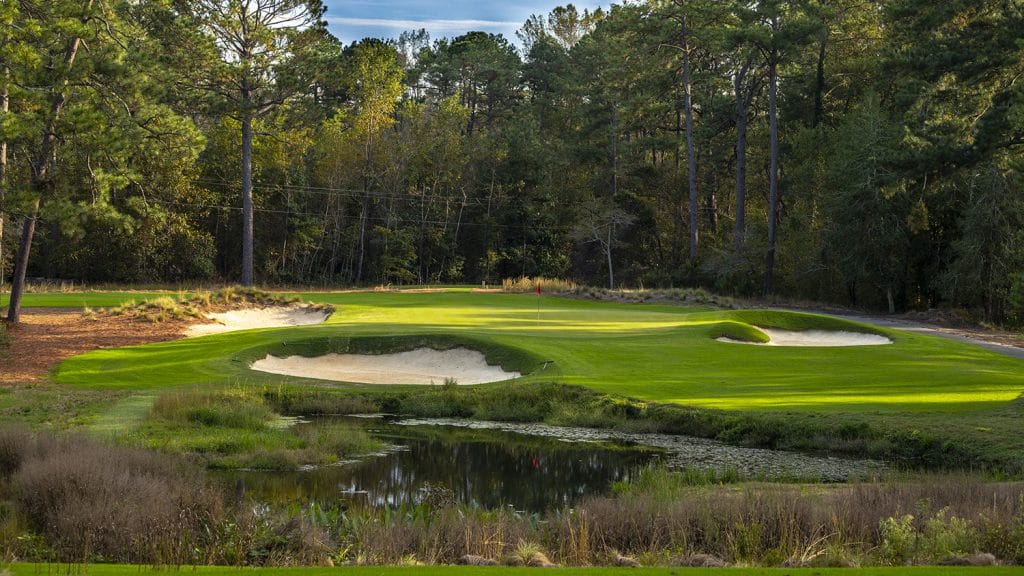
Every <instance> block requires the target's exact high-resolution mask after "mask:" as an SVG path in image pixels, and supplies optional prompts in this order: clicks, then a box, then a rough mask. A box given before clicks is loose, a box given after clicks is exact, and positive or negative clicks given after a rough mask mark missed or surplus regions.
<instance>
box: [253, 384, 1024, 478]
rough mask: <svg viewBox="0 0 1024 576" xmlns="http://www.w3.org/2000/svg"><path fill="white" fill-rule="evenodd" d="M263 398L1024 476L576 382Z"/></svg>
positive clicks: (942, 450)
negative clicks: (673, 436)
mask: <svg viewBox="0 0 1024 576" xmlns="http://www.w3.org/2000/svg"><path fill="white" fill-rule="evenodd" d="M263 393H264V396H265V397H266V399H267V401H268V402H269V403H270V405H271V406H273V407H274V408H275V409H276V410H278V411H280V412H281V413H282V414H288V415H294V416H298V415H331V414H360V413H363V414H365V413H375V412H385V413H390V414H397V415H402V416H414V417H425V418H442V417H462V418H474V419H478V420H498V421H506V422H544V423H547V424H553V425H560V426H582V427H589V428H610V429H615V430H622V431H626V432H661V433H668V434H683V435H688V436H697V437H700V438H711V439H716V440H720V441H722V442H726V443H729V444H734V445H739V446H747V447H757V448H770V449H778V450H797V451H803V452H810V453H816V454H824V455H832V456H846V457H857V458H872V459H876V460H883V461H886V462H887V463H890V464H891V465H893V466H894V467H896V468H907V469H919V470H987V471H991V472H995V473H999V474H1003V475H1010V476H1016V475H1020V474H1022V473H1024V457H1022V456H1021V455H1020V454H1016V455H1006V456H1005V457H1002V458H1000V459H994V457H993V456H991V455H989V454H986V453H983V452H980V451H979V450H978V449H976V448H975V447H973V446H972V445H971V444H970V443H969V442H967V441H966V440H963V439H959V438H953V437H947V436H939V435H930V434H927V433H924V432H921V431H920V430H915V429H909V428H905V427H903V426H900V425H895V424H894V425H892V426H888V427H887V426H885V425H884V424H879V423H873V422H868V421H866V420H864V419H861V418H858V417H857V416H853V415H851V416H832V417H829V418H819V417H816V416H815V415H808V414H793V413H778V414H776V413H753V412H738V411H724V410H711V409H699V408H690V407H685V406H679V405H674V404H660V403H655V402H645V401H640V400H635V399H630V398H625V397H621V396H613V395H609V394H602V393H599V392H595V391H592V390H589V389H587V388H583V387H579V386H568V385H563V384H553V383H518V382H517V383H511V384H494V385H485V386H447V387H446V386H435V387H419V388H410V387H404V388H402V389H395V390H384V391H380V390H372V391H367V390H359V389H355V390H337V389H325V388H311V387H298V386H281V387H275V388H266V389H265V390H264V392H263Z"/></svg>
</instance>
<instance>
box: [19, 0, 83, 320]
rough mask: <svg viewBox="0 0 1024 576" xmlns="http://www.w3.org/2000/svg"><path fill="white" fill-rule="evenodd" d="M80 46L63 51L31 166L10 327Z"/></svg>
mask: <svg viewBox="0 0 1024 576" xmlns="http://www.w3.org/2000/svg"><path fill="white" fill-rule="evenodd" d="M92 3H93V0H89V1H88V2H87V3H86V5H85V11H86V15H83V17H82V21H83V22H85V21H86V17H87V13H88V11H89V9H91V8H92ZM81 43H82V39H81V38H79V37H77V36H75V37H72V38H71V39H69V40H68V46H67V49H66V50H65V51H64V69H63V70H62V71H61V72H62V74H63V77H62V78H58V79H55V82H54V84H53V89H52V99H51V101H50V115H49V117H47V119H46V125H45V126H44V127H43V132H42V136H41V138H40V142H39V149H38V150H37V151H36V156H35V159H34V161H33V163H32V192H33V193H34V195H35V199H34V201H33V202H32V210H31V212H30V214H29V215H28V216H26V217H25V220H24V222H23V223H22V229H21V239H20V242H19V244H18V256H17V261H16V262H15V264H14V277H13V278H11V300H10V302H9V303H8V306H7V321H8V322H9V323H11V324H16V323H17V322H18V321H19V319H20V317H21V296H22V293H23V292H24V291H25V273H26V271H27V270H28V259H29V256H30V255H31V253H32V237H33V236H35V231H36V220H37V219H38V217H39V206H40V204H41V203H42V198H43V196H44V195H45V194H46V188H47V184H48V183H47V174H48V172H49V168H50V161H51V160H52V158H53V146H54V144H55V143H56V142H57V120H58V119H59V118H60V113H61V111H62V110H64V104H65V103H66V102H67V94H65V93H64V90H66V89H67V87H68V81H69V79H68V75H69V74H70V72H71V67H72V66H73V65H74V63H75V56H77V55H78V48H79V46H80V45H81Z"/></svg>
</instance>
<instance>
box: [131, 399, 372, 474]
mask: <svg viewBox="0 0 1024 576" xmlns="http://www.w3.org/2000/svg"><path fill="white" fill-rule="evenodd" d="M132 441H134V442H135V443H138V444H141V445H142V446H145V447H148V448H153V449H158V450H163V451H168V452H177V453H184V454H192V455H196V456H198V457H199V458H200V459H201V460H203V461H204V462H206V464H207V465H208V466H210V467H211V468H219V469H235V468H253V469H263V470H294V469H295V468H298V467H299V466H302V465H326V464H333V463H336V462H338V461H339V460H341V459H343V458H346V457H351V456H354V455H359V454H363V453H367V452H373V451H375V450H379V449H380V448H381V447H382V446H383V443H381V442H379V441H377V440H374V439H373V438H371V437H370V436H369V435H367V434H366V432H364V431H362V430H360V429H358V428H357V427H355V426H352V425H346V424H343V423H339V424H334V425H326V426H316V427H304V426H302V425H301V424H296V422H295V420H294V419H286V418H283V417H282V416H280V415H279V414H277V413H276V412H274V411H273V410H272V409H271V408H270V406H269V405H268V404H267V403H266V401H265V400H264V398H263V396H262V395H261V393H260V391H258V390H245V389H237V390H220V391H194V392H173V393H169V394H165V395H162V396H160V397H158V398H157V400H156V401H155V402H154V404H153V408H152V409H151V411H150V413H149V417H148V418H147V419H146V420H145V421H144V422H143V423H142V425H141V426H140V427H139V429H138V430H137V431H136V432H135V433H134V434H133V436H132Z"/></svg>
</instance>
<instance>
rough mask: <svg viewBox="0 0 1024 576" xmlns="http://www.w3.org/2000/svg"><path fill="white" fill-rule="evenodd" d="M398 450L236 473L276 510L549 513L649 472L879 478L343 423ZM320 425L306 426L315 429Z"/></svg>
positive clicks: (755, 455)
mask: <svg viewBox="0 0 1024 576" xmlns="http://www.w3.org/2000/svg"><path fill="white" fill-rule="evenodd" d="M344 420H346V421H349V422H353V423H356V424H357V425H359V426H362V427H364V428H365V429H366V430H367V431H368V432H369V433H370V434H371V435H372V436H374V437H376V438H379V439H381V440H383V441H384V442H386V443H387V444H389V445H390V448H389V449H387V450H385V451H384V452H382V453H380V454H376V455H369V456H365V457H362V458H360V459H358V460H355V461H351V462H345V463H342V464H339V465H335V466H327V467H320V468H313V469H308V470H300V471H294V472H270V471H235V472H230V473H227V474H226V476H227V478H228V479H229V480H231V481H234V480H237V479H239V478H241V479H243V480H244V481H245V484H246V488H247V490H248V492H249V495H250V496H252V497H254V498H255V499H257V500H261V501H264V502H267V503H270V504H274V505H288V504H306V503H309V502H313V501H315V502H317V503H319V504H321V505H327V506H335V505H340V506H345V507H359V506H391V507H395V506H399V505H403V504H417V503H420V502H424V501H431V502H433V503H449V502H454V503H459V504H466V505H470V506H477V507H481V508H487V509H493V508H499V507H505V506H509V507H512V508H514V509H515V510H521V511H526V512H542V511H545V510H550V509H554V508H560V507H564V506H572V505H574V504H576V503H577V502H579V501H580V500H582V499H583V498H584V497H586V496H591V495H600V494H607V493H608V492H610V488H611V485H612V483H614V482H617V481H627V482H628V481H631V480H633V479H634V478H635V477H636V476H637V475H638V474H639V473H640V472H641V471H642V470H643V469H644V468H645V467H648V466H651V465H653V464H656V463H663V464H665V465H667V466H668V467H669V468H684V467H688V468H696V469H699V470H709V469H711V470H717V471H719V472H722V471H727V470H732V471H736V472H738V473H739V474H740V475H741V476H744V477H762V478H801V479H807V480H814V481H832V482H839V481H845V480H848V479H851V478H857V477H865V476H869V475H872V474H877V473H878V471H879V470H880V466H879V465H878V464H877V463H874V462H870V461H865V460H848V459H841V458H829V457H819V456H809V455H805V454H799V453H793V452H781V451H774V450H762V449H756V448H742V447H736V446H730V445H726V444H722V443H720V442H715V441H712V440H705V439H700V438H692V437H687V436H673V435H666V434H639V433H624V432H615V431H610V430H595V429H590V428H569V427H560V426H547V425H544V424H515V423H503V422H481V421H475V420H466V419H458V418H438V419H419V420H385V419H381V418H375V419H367V418H351V417H350V418H344ZM316 425H317V421H313V422H309V423H305V424H300V426H316Z"/></svg>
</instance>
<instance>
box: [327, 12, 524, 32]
mask: <svg viewBox="0 0 1024 576" xmlns="http://www.w3.org/2000/svg"><path fill="white" fill-rule="evenodd" d="M327 23H328V24H336V25H340V26H362V27H371V28H389V29H392V30H417V29H419V28H426V29H427V30H434V31H438V32H441V31H456V30H471V29H485V28H509V27H512V26H520V25H522V22H511V21H507V22H506V21H501V20H433V19H431V20H400V19H391V18H348V17H342V16H332V17H328V18H327Z"/></svg>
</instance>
